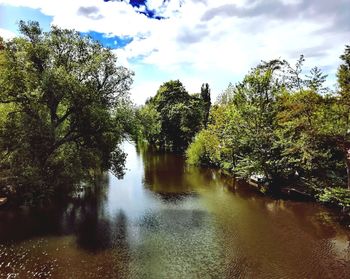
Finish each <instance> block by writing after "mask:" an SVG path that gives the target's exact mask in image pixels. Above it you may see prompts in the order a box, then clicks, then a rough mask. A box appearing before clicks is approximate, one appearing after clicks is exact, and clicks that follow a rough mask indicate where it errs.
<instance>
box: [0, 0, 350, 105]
mask: <svg viewBox="0 0 350 279" xmlns="http://www.w3.org/2000/svg"><path fill="white" fill-rule="evenodd" d="M349 18H350V1H348V0H333V1H328V0H318V1H311V0H264V1H261V0H236V1H235V0H141V1H137V0H124V1H123V0H110V1H108V0H74V1H71V0H61V1H53V0H0V35H1V36H3V37H4V38H11V37H12V36H15V35H16V34H17V22H18V21H19V20H35V21H39V23H40V25H41V26H42V28H43V29H44V30H49V28H50V25H51V24H54V25H58V26H60V27H62V28H69V29H76V30H77V31H79V32H81V33H82V34H88V35H90V36H92V37H93V38H95V39H96V40H99V41H100V42H101V43H102V44H104V45H105V46H107V47H110V48H112V49H113V51H114V52H115V53H116V54H117V56H118V57H119V63H120V64H122V65H124V66H126V67H128V68H130V69H132V70H134V72H135V81H134V85H133V88H132V90H131V93H132V98H133V99H134V101H135V102H136V103H138V104H141V103H143V102H144V100H146V98H147V97H149V96H151V95H154V94H155V93H156V90H157V88H158V87H159V86H160V84H161V83H162V82H164V81H167V80H169V79H180V80H181V81H182V82H183V83H184V84H185V86H186V88H187V90H188V91H189V92H193V93H194V92H198V91H199V90H200V86H201V84H202V83H203V82H208V83H209V84H210V86H211V88H212V94H213V97H214V98H215V96H217V95H218V94H219V93H220V92H221V91H223V90H224V89H225V88H226V87H227V86H228V84H229V82H232V83H235V82H237V81H239V80H241V79H242V78H243V76H244V75H245V74H246V73H247V72H248V71H249V69H250V68H251V67H253V66H255V65H256V64H257V63H259V62H260V61H261V60H269V59H274V58H284V59H287V60H288V61H290V62H291V63H292V64H293V63H294V61H296V59H297V58H298V57H299V55H300V54H304V55H305V57H306V63H305V69H308V68H312V67H313V66H319V67H321V68H322V69H324V71H325V72H326V73H327V74H328V75H329V85H332V84H333V83H334V82H335V72H336V69H337V67H338V65H339V63H340V60H339V55H340V54H341V53H342V52H343V50H344V46H345V44H350V41H349V40H350V39H349V38H350V21H349Z"/></svg>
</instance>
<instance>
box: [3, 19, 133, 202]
mask: <svg viewBox="0 0 350 279" xmlns="http://www.w3.org/2000/svg"><path fill="white" fill-rule="evenodd" d="M20 31H21V32H22V34H23V37H21V38H15V39H13V40H12V41H10V42H7V43H4V48H3V49H2V50H1V51H0V104H1V106H0V109H1V112H0V115H1V120H0V125H1V126H0V128H1V129H0V153H1V154H7V156H1V159H0V164H1V169H4V170H6V171H10V172H11V173H12V176H13V177H16V179H17V182H16V184H17V186H18V185H20V184H23V183H26V184H27V187H26V188H25V189H22V188H21V189H22V190H21V191H18V194H19V195H20V196H22V198H23V199H26V198H25V197H28V196H31V197H33V198H34V196H37V197H39V196H40V197H44V196H45V194H51V193H54V192H57V191H59V189H62V187H63V188H67V184H69V185H72V184H74V183H77V182H79V181H80V180H81V179H82V178H84V176H85V177H86V176H88V173H90V172H91V170H92V169H93V170H96V169H98V170H99V171H103V170H107V169H108V168H112V169H113V171H114V173H115V174H116V175H117V176H119V177H120V176H121V175H122V174H123V164H124V161H125V155H124V154H123V153H122V151H121V150H120V149H118V144H119V143H120V141H121V140H122V137H123V136H124V134H125V133H127V132H129V131H127V130H128V127H127V125H126V121H125V119H126V116H125V114H126V112H125V108H126V106H125V105H124V104H126V103H127V100H128V90H129V88H130V85H131V83H132V73H131V72H130V71H129V70H128V69H126V68H123V67H117V66H116V59H117V58H116V57H115V55H114V54H113V53H112V52H111V50H109V49H105V48H103V47H102V46H101V45H100V44H99V43H98V42H95V41H93V40H92V39H91V38H88V37H82V36H81V35H80V34H79V33H78V32H76V31H74V30H65V29H60V28H58V27H55V26H53V27H52V29H51V31H50V32H47V33H44V32H42V31H41V29H40V26H39V24H38V23H36V22H29V23H28V24H27V23H24V22H20ZM122 108H123V109H122ZM123 115H124V116H123ZM13 131H16V133H14V132H13ZM72 166H74V168H72ZM33 177H36V178H35V179H32V178H33ZM18 187H19V186H18ZM34 189H36V190H34ZM38 189H41V190H40V191H39V190H38ZM24 192H26V193H24ZM39 192H40V193H39ZM33 195H34V196H33Z"/></svg>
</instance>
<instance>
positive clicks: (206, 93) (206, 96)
mask: <svg viewBox="0 0 350 279" xmlns="http://www.w3.org/2000/svg"><path fill="white" fill-rule="evenodd" d="M200 96H201V99H202V101H203V114H204V115H203V122H204V127H205V128H206V127H207V123H208V119H209V112H210V106H211V98H210V88H209V84H208V83H203V84H202V87H201V93H200Z"/></svg>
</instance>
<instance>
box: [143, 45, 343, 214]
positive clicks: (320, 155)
mask: <svg viewBox="0 0 350 279" xmlns="http://www.w3.org/2000/svg"><path fill="white" fill-rule="evenodd" d="M340 58H341V60H342V62H343V64H341V65H340V66H339V68H338V72H337V82H338V84H337V88H336V89H334V90H331V89H329V88H327V87H325V82H326V78H327V76H326V75H325V74H323V73H322V71H321V69H320V68H318V67H314V68H312V69H311V70H310V71H309V72H308V73H304V70H303V62H304V57H303V56H300V59H299V60H298V61H297V62H296V64H295V65H294V66H293V65H291V64H290V63H289V62H287V61H286V60H272V61H268V62H264V61H263V62H261V63H260V64H259V65H258V66H256V67H255V68H253V69H251V71H250V72H249V73H248V74H247V75H246V76H245V78H244V79H243V81H241V82H238V83H237V84H236V85H233V84H229V86H228V88H227V89H226V90H225V91H224V92H223V93H222V94H221V95H220V96H219V97H218V99H217V101H216V102H215V103H214V104H213V105H212V104H211V100H210V88H209V85H208V84H203V86H202V88H201V92H200V93H197V94H189V93H188V92H187V91H186V90H185V88H184V87H183V85H182V83H181V82H180V81H179V80H172V81H168V82H165V83H164V84H162V85H161V86H160V88H159V90H158V91H157V93H156V95H155V96H154V97H152V98H150V99H148V100H147V101H146V103H145V105H144V106H142V107H141V108H140V109H139V110H138V111H137V118H138V120H139V126H140V128H139V129H138V131H139V134H138V138H139V139H141V140H146V141H147V142H148V143H149V144H151V145H153V146H156V147H157V148H159V149H167V150H172V151H175V152H179V151H180V152H184V153H185V156H186V158H187V162H188V164H191V165H197V166H207V167H214V168H218V169H221V170H224V171H225V172H227V173H229V174H230V175H232V176H234V177H236V178H237V179H242V180H245V181H247V182H250V184H253V186H254V184H255V187H256V188H258V189H259V191H261V192H263V193H266V194H270V195H285V196H289V197H291V198H294V199H304V200H315V201H318V202H322V203H324V204H328V205H331V206H336V207H338V208H341V209H342V210H343V211H344V212H349V209H350V124H349V123H350V47H349V46H346V47H345V51H344V54H342V55H341V56H340Z"/></svg>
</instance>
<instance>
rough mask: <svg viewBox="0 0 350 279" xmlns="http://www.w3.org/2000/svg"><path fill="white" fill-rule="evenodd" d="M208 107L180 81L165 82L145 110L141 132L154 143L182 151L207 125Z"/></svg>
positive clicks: (142, 109)
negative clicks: (205, 110)
mask: <svg viewBox="0 0 350 279" xmlns="http://www.w3.org/2000/svg"><path fill="white" fill-rule="evenodd" d="M208 90H209V87H208ZM208 94H210V93H209V91H208ZM206 98H207V99H206V100H207V102H208V95H206ZM207 107H208V105H207ZM204 108H205V106H204V103H203V100H202V99H201V97H200V95H190V94H189V93H188V92H187V91H186V89H185V87H184V86H183V84H182V83H181V82H180V81H179V80H171V81H168V82H165V83H163V84H162V85H161V86H160V88H159V89H158V91H157V94H156V95H155V96H154V97H153V98H150V99H149V100H148V101H147V102H146V104H145V106H144V107H143V108H141V110H140V116H141V118H142V117H144V119H143V120H141V124H142V125H141V126H143V128H141V130H142V131H143V134H144V135H145V138H146V139H148V141H149V142H150V143H151V144H156V145H158V146H159V147H161V148H169V149H172V150H177V151H182V150H184V149H185V148H186V147H187V146H188V144H189V143H190V142H191V141H192V139H193V137H194V135H195V134H196V133H197V132H198V131H199V130H200V129H201V128H202V126H203V125H204V120H203V118H204V115H205V114H204Z"/></svg>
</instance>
